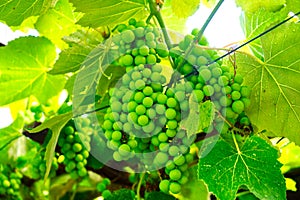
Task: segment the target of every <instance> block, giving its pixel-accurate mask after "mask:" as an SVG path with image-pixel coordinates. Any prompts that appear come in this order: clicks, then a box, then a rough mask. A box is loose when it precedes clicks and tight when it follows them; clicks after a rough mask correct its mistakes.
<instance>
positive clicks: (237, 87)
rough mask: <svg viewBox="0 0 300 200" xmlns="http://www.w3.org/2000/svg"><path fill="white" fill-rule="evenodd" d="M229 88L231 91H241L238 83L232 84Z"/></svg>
mask: <svg viewBox="0 0 300 200" xmlns="http://www.w3.org/2000/svg"><path fill="white" fill-rule="evenodd" d="M231 88H232V90H235V91H240V90H241V85H240V84H238V83H233V84H232V85H231Z"/></svg>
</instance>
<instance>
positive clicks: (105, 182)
mask: <svg viewBox="0 0 300 200" xmlns="http://www.w3.org/2000/svg"><path fill="white" fill-rule="evenodd" d="M110 183H111V182H110V180H109V179H108V178H104V179H103V180H102V181H101V182H99V183H98V184H97V185H96V188H97V190H98V191H99V192H101V193H102V196H103V197H104V199H106V198H108V197H109V196H111V192H110V191H109V190H108V189H107V186H109V185H110Z"/></svg>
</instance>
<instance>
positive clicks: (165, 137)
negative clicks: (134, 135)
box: [158, 132, 168, 142]
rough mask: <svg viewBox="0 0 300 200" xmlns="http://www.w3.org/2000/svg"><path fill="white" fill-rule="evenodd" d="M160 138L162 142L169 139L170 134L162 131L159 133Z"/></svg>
mask: <svg viewBox="0 0 300 200" xmlns="http://www.w3.org/2000/svg"><path fill="white" fill-rule="evenodd" d="M158 140H159V141H160V142H167V141H168V136H167V135H166V133H164V132H161V133H160V134H158Z"/></svg>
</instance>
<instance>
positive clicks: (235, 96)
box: [231, 91, 241, 101]
mask: <svg viewBox="0 0 300 200" xmlns="http://www.w3.org/2000/svg"><path fill="white" fill-rule="evenodd" d="M231 98H232V100H234V101H236V100H239V99H240V98H241V93H240V92H238V91H233V92H232V93H231Z"/></svg>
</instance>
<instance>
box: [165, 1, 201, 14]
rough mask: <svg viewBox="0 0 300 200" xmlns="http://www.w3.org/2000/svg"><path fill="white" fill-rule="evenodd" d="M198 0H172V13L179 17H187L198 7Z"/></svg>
mask: <svg viewBox="0 0 300 200" xmlns="http://www.w3.org/2000/svg"><path fill="white" fill-rule="evenodd" d="M199 4H200V0H172V1H171V6H172V10H173V13H174V14H175V15H176V16H178V17H179V18H188V17H189V16H191V15H193V14H194V13H195V12H196V11H197V10H198V8H199Z"/></svg>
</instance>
